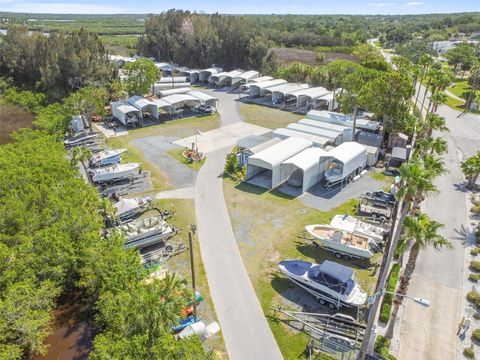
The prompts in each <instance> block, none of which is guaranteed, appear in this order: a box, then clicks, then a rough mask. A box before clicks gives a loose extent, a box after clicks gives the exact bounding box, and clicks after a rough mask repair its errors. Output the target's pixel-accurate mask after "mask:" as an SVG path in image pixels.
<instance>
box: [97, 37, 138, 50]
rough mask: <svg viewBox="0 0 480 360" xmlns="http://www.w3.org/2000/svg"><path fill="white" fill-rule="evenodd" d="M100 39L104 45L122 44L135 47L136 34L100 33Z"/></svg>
mask: <svg viewBox="0 0 480 360" xmlns="http://www.w3.org/2000/svg"><path fill="white" fill-rule="evenodd" d="M100 39H101V40H102V41H103V43H104V44H105V45H110V46H124V47H126V48H129V49H135V48H136V46H137V41H138V36H135V35H102V36H100Z"/></svg>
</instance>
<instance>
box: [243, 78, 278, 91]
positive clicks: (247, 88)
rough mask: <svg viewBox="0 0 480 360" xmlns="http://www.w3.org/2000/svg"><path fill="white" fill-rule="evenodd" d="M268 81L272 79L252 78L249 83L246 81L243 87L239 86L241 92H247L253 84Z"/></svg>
mask: <svg viewBox="0 0 480 360" xmlns="http://www.w3.org/2000/svg"><path fill="white" fill-rule="evenodd" d="M270 80H273V77H271V76H261V77H257V78H254V79H252V80H250V81H247V83H246V84H243V85H240V90H241V91H247V90H249V89H250V86H252V85H253V84H257V83H261V82H267V81H270Z"/></svg>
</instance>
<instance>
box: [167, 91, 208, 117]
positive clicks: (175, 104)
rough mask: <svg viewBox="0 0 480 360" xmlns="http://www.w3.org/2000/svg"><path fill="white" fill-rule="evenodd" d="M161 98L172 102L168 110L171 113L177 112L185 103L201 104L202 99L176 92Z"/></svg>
mask: <svg viewBox="0 0 480 360" xmlns="http://www.w3.org/2000/svg"><path fill="white" fill-rule="evenodd" d="M161 100H163V101H166V102H167V103H170V105H171V106H169V107H168V108H167V112H168V113H169V114H174V113H176V112H177V111H178V110H179V109H181V108H183V107H184V106H185V105H187V106H197V105H200V102H201V101H200V99H198V98H196V97H195V96H192V95H189V94H174V95H170V96H166V97H164V98H162V99H161Z"/></svg>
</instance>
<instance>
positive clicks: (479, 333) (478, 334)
mask: <svg viewBox="0 0 480 360" xmlns="http://www.w3.org/2000/svg"><path fill="white" fill-rule="evenodd" d="M472 339H474V340H476V341H480V329H476V330H473V333H472Z"/></svg>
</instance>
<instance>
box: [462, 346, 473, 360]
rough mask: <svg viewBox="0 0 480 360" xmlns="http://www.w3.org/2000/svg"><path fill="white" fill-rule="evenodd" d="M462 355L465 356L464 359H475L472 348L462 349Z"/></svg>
mask: <svg viewBox="0 0 480 360" xmlns="http://www.w3.org/2000/svg"><path fill="white" fill-rule="evenodd" d="M463 355H465V357H466V358H469V359H475V353H474V352H473V349H472V348H465V349H463Z"/></svg>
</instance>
